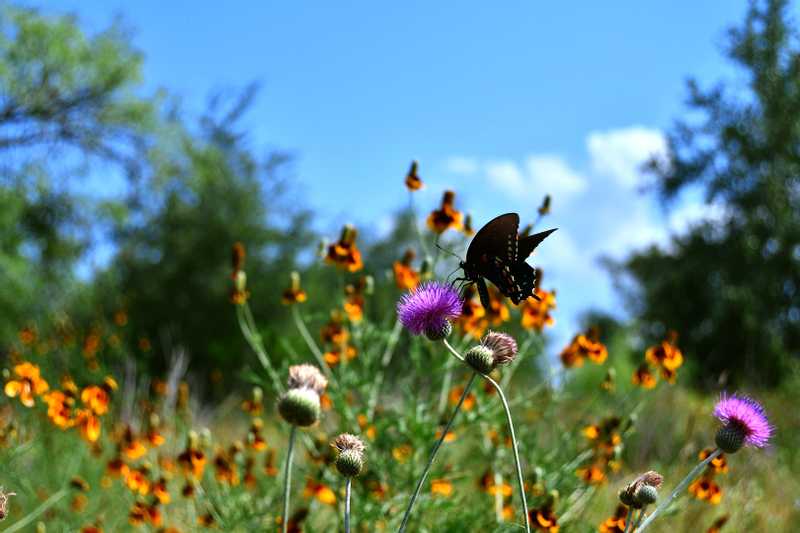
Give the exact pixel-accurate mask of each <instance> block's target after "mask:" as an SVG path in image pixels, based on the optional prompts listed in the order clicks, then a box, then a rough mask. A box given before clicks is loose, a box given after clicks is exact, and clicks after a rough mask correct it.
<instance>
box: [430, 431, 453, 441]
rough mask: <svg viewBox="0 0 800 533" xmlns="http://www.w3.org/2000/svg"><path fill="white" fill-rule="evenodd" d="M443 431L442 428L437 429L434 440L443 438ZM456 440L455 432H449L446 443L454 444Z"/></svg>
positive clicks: (445, 439)
mask: <svg viewBox="0 0 800 533" xmlns="http://www.w3.org/2000/svg"><path fill="white" fill-rule="evenodd" d="M442 431H443V430H442V428H439V429H437V430H436V434H435V435H434V437H433V438H435V439H439V438H440V437H441V436H442ZM454 440H456V433H455V431H448V432H447V435H445V436H444V442H453V441H454Z"/></svg>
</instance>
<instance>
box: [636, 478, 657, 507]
mask: <svg viewBox="0 0 800 533" xmlns="http://www.w3.org/2000/svg"><path fill="white" fill-rule="evenodd" d="M633 499H634V500H635V501H636V503H638V504H639V505H641V506H642V507H644V506H646V505H650V504H651V503H655V502H656V499H658V489H656V488H655V487H654V486H652V485H645V484H642V485H639V487H637V489H636V492H635V493H634V494H633Z"/></svg>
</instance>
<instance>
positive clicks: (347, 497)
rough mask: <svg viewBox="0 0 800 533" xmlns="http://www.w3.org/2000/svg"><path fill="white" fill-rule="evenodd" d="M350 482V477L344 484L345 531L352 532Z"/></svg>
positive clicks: (346, 532) (345, 532)
mask: <svg viewBox="0 0 800 533" xmlns="http://www.w3.org/2000/svg"><path fill="white" fill-rule="evenodd" d="M350 483H351V479H350V478H349V477H348V478H347V481H346V482H345V485H344V533H350Z"/></svg>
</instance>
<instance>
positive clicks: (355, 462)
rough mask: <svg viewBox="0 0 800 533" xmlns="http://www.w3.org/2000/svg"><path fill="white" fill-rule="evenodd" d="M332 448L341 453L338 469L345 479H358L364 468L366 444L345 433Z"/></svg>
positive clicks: (333, 443)
mask: <svg viewBox="0 0 800 533" xmlns="http://www.w3.org/2000/svg"><path fill="white" fill-rule="evenodd" d="M331 446H333V447H334V448H336V449H337V450H338V451H339V456H338V457H337V458H336V469H337V470H338V471H339V473H340V474H342V475H343V476H345V477H356V476H357V475H359V474H360V473H361V469H362V468H364V448H365V446H364V443H363V442H362V441H361V439H359V438H358V437H356V436H355V435H350V434H348V433H343V434H341V435H339V436H338V437H336V439H335V440H334V441H333V442H332V443H331Z"/></svg>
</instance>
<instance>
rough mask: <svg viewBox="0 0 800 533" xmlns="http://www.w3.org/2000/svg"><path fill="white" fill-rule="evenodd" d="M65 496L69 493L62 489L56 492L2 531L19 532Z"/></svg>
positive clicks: (8, 532)
mask: <svg viewBox="0 0 800 533" xmlns="http://www.w3.org/2000/svg"><path fill="white" fill-rule="evenodd" d="M67 494H69V491H68V490H67V489H62V490H60V491H58V492H56V493H55V494H53V495H52V496H50V497H49V498H47V499H46V500H45V501H43V502H42V504H41V505H40V506H39V507H37V508H36V509H34V510H33V511H31V512H30V513H28V514H27V515H25V516H24V517H23V518H22V519H21V520H17V521H16V522H14V523H13V524H11V525H10V526H9V527H8V528H6V529H4V530H3V531H6V532H7V533H14V532H16V531H21V530H22V529H23V528H25V527H26V526H27V525H28V524H30V523H31V522H33V521H34V520H36V519H37V518H39V515H41V514H42V513H44V512H45V511H47V510H48V509H50V508H51V507H52V506H54V505H55V504H57V503H58V501H59V500H60V499H61V498H63V497H64V496H66V495H67Z"/></svg>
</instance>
